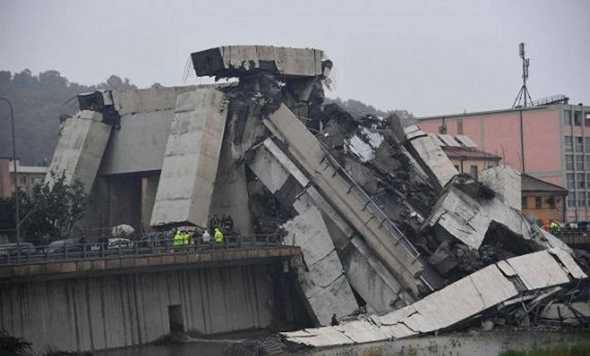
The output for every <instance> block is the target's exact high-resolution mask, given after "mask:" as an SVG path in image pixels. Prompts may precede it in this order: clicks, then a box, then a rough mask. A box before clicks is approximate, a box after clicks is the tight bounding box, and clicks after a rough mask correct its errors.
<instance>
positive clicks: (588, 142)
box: [584, 125, 590, 152]
mask: <svg viewBox="0 0 590 356" xmlns="http://www.w3.org/2000/svg"><path fill="white" fill-rule="evenodd" d="M589 126H590V125H589ZM584 147H586V152H590V137H584Z"/></svg>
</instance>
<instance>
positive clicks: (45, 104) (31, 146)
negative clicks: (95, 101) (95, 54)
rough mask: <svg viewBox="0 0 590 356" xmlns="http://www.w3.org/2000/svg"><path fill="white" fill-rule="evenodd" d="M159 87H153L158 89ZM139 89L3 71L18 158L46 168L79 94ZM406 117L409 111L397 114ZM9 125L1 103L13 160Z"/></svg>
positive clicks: (0, 128) (113, 79)
mask: <svg viewBox="0 0 590 356" xmlns="http://www.w3.org/2000/svg"><path fill="white" fill-rule="evenodd" d="M156 85H157V84H154V86H156ZM130 88H136V86H135V85H133V84H132V83H131V82H130V81H129V79H127V78H125V79H121V78H120V77H118V76H116V75H111V76H110V77H109V78H108V79H107V80H106V81H105V82H104V83H99V84H97V85H83V84H78V83H75V82H70V81H69V80H68V79H67V78H66V77H64V76H62V75H61V73H60V72H58V71H56V70H48V71H45V72H41V73H39V74H38V75H34V74H33V73H31V71H30V70H28V69H25V70H23V71H22V72H20V73H11V72H9V71H0V96H6V97H8V98H10V99H11V100H12V103H13V105H14V110H15V119H16V133H17V139H16V142H17V156H18V157H19V159H20V160H21V163H22V164H26V165H47V164H48V163H49V161H50V160H51V156H52V155H53V150H54V149H55V145H56V144H57V133H58V129H59V117H60V116H61V115H64V114H67V115H71V114H73V113H75V112H76V109H77V101H76V100H75V96H76V95H77V94H79V93H83V92H89V91H94V90H97V89H130ZM326 101H327V102H333V103H336V104H339V105H340V106H342V107H343V108H345V109H346V110H348V111H349V112H351V113H352V114H353V115H354V116H357V117H361V116H365V115H367V114H371V115H377V116H383V117H385V116H387V115H389V114H390V113H392V112H394V111H382V110H379V109H376V108H375V107H373V106H371V105H367V104H365V103H363V102H360V101H358V100H353V99H348V100H341V99H340V98H336V99H328V98H327V99H326ZM395 112H396V113H398V114H400V115H402V116H404V115H410V114H408V112H407V111H395ZM10 156H11V146H10V122H9V120H8V108H7V107H6V105H5V104H3V103H0V157H10Z"/></svg>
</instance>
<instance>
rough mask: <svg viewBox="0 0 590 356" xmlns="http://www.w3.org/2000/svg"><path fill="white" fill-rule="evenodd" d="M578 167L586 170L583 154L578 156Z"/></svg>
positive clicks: (579, 169) (580, 169)
mask: <svg viewBox="0 0 590 356" xmlns="http://www.w3.org/2000/svg"><path fill="white" fill-rule="evenodd" d="M576 169H577V170H578V171H583V170H584V156H582V155H577V156H576Z"/></svg>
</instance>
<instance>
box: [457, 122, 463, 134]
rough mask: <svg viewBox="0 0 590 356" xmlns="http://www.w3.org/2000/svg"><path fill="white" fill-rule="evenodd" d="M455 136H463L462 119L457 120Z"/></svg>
mask: <svg viewBox="0 0 590 356" xmlns="http://www.w3.org/2000/svg"><path fill="white" fill-rule="evenodd" d="M457 134H458V135H463V119H458V120H457Z"/></svg>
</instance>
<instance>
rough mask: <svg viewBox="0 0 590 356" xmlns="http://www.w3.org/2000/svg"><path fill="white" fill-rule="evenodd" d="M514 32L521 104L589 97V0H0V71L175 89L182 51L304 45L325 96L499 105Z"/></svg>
mask: <svg viewBox="0 0 590 356" xmlns="http://www.w3.org/2000/svg"><path fill="white" fill-rule="evenodd" d="M520 41H524V42H526V43H527V52H528V55H529V56H530V57H531V73H530V81H529V88H530V91H531V93H532V95H533V99H534V98H538V97H541V96H547V95H552V94H557V93H564V94H567V95H569V96H570V97H571V98H572V102H573V103H578V102H580V101H581V102H584V103H586V104H590V1H584V0H579V1H574V0H571V1H518V2H517V1H448V2H447V1H391V0H390V1H386V0H384V1H367V0H364V1H343V0H335V1H303V0H300V1H276V0H275V1H260V0H250V1H228V0H225V1H184V0H183V1H180V0H168V1H141V0H136V1H121V0H119V1H110V0H101V1H80V0H75V1H42V0H38V1H29V0H14V1H8V0H0V69H8V70H11V71H21V70H22V69H24V68H29V69H31V70H32V71H33V72H34V73H37V72H39V71H43V70H47V69H57V70H59V71H60V72H61V73H62V74H63V75H65V76H66V77H68V78H69V79H70V80H72V81H76V82H80V83H84V84H94V83H98V82H101V81H104V80H105V79H106V78H107V76H108V75H109V74H112V73H114V74H118V75H120V76H124V77H129V78H130V79H131V80H132V81H133V82H134V83H136V84H138V85H139V86H148V85H150V84H152V83H153V82H160V83H162V84H164V85H178V84H183V82H182V78H183V73H184V67H185V64H186V61H187V58H188V55H189V53H190V52H192V51H196V50H201V49H206V48H209V47H213V46H217V45H223V44H275V45H285V46H295V47H300V46H301V47H316V48H320V49H323V50H325V51H326V52H327V54H328V55H329V57H330V58H331V59H333V60H334V62H335V65H336V74H335V77H336V78H335V79H336V90H335V91H334V92H332V93H330V94H329V95H330V96H340V97H343V98H355V99H359V100H362V101H364V102H366V103H369V104H372V105H375V106H376V107H378V108H381V109H407V110H409V111H411V112H414V113H416V114H419V115H429V114H438V113H451V112H463V111H464V110H467V111H473V110H486V109H497V108H505V107H509V106H510V105H511V104H512V100H513V99H514V96H515V95H516V91H517V90H518V88H519V85H520V59H519V58H518V53H517V45H518V43H519V42H520ZM193 82H195V80H194V79H191V80H189V81H188V82H187V83H193Z"/></svg>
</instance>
